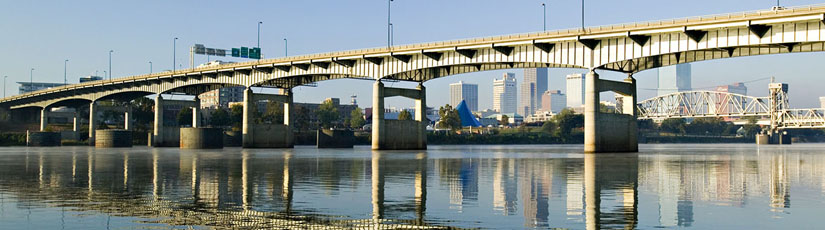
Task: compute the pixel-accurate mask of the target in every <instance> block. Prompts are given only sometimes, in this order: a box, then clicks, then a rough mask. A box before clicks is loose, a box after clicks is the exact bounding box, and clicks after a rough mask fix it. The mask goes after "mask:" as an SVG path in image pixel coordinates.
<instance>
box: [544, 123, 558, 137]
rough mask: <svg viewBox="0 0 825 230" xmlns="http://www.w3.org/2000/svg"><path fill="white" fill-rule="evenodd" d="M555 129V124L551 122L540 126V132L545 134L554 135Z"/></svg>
mask: <svg viewBox="0 0 825 230" xmlns="http://www.w3.org/2000/svg"><path fill="white" fill-rule="evenodd" d="M556 128H557V127H556V123H553V121H545V122H544V124H541V131H542V132H545V133H547V134H553V133H555V132H556Z"/></svg>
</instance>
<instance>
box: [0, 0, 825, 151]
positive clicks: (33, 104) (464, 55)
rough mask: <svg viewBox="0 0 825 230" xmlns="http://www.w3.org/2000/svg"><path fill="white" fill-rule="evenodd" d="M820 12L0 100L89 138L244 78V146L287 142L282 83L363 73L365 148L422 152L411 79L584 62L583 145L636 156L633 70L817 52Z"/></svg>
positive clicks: (253, 68) (482, 44)
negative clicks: (144, 108)
mask: <svg viewBox="0 0 825 230" xmlns="http://www.w3.org/2000/svg"><path fill="white" fill-rule="evenodd" d="M823 20H825V6H822V5H817V6H802V7H790V8H777V9H773V10H761V11H751V12H741V13H731V14H721V15H711V16H702V17H691V18H683V19H673V20H663V21H652V22H638V23H628V24H619V25H609V26H599V27H589V28H578V29H567V30H558V31H543V32H538V33H528V34H515V35H505V36H496V37H486V38H475V39H466V40H455V41H441V42H431V43H424V44H412V45H401V46H392V47H384V48H372V49H362V50H352V51H341V52H331V53H321V54H312V55H303V56H294V57H285V58H276V59H266V60H258V61H251V62H243V63H234V64H227V65H220V66H211V67H204V68H191V69H183V70H177V71H171V72H162V73H155V74H148V75H138V76H130V77H123V78H118V79H111V80H105V81H96V82H88V83H82V84H73V85H67V86H62V87H57V88H52V89H46V90H40V91H36V92H31V93H26V94H22V95H16V96H11V97H6V98H3V99H0V107H5V108H9V109H21V108H40V109H42V111H43V112H41V120H42V122H41V129H45V124H46V121H47V119H46V117H47V116H48V109H49V108H52V107H57V106H70V107H76V108H79V107H88V108H89V111H90V113H89V114H90V115H89V121H91V122H90V128H89V130H90V132H89V135H90V142H94V133H95V130H96V127H95V125H94V124H95V121H96V116H97V115H96V112H95V107H96V102H98V101H103V100H111V99H114V100H121V101H129V100H132V99H135V98H138V97H144V96H149V95H156V97H155V101H156V106H158V107H159V106H160V105H162V103H163V100H164V99H163V96H162V95H164V94H167V95H168V94H172V93H178V94H187V95H199V94H201V93H204V92H207V91H209V90H213V89H218V88H221V87H227V86H243V87H246V88H247V89H246V91H245V93H244V105H245V106H244V116H243V129H242V133H243V144H244V147H291V146H292V135H291V130H290V123H291V120H290V119H289V111H290V108H291V105H292V92H291V88H294V87H297V86H301V85H304V84H311V83H313V82H318V81H324V80H330V79H344V78H350V79H366V80H371V81H374V91H373V97H374V98H373V110H372V111H373V114H372V117H373V121H372V123H373V129H372V137H373V138H372V141H373V142H372V147H373V148H374V149H425V148H426V135H425V133H426V130H425V121H424V119H426V117H425V116H424V114H425V113H424V111H423V110H424V109H426V97H425V95H426V89H425V88H424V87H423V85H422V84H421V83H423V82H425V81H428V80H432V79H435V78H441V77H447V76H451V75H456V74H461V73H469V72H478V71H487V70H497V69H512V68H583V69H589V70H590V71H589V73H588V74H587V78H586V84H585V85H586V93H585V94H586V96H585V152H635V151H637V149H638V144H637V141H636V125H635V121H636V116H637V114H636V112H635V110H634V109H633V108H634V106H633V105H635V104H636V84H635V80H634V79H633V74H634V73H637V72H640V71H644V70H648V69H654V68H658V67H663V66H670V65H675V64H679V63H689V62H696V61H704V60H714V59H724V58H733V57H744V56H754V55H768V54H785V53H801V52H819V51H823V48H824V47H825V27H823ZM597 70H599V71H602V70H603V71H617V72H622V73H626V74H627V75H628V78H627V79H626V80H625V81H609V80H602V79H599V74H598V73H597V72H596V71H597ZM382 80H401V81H411V82H418V83H420V84H419V87H417V88H415V89H404V88H391V87H385V86H384V85H383V83H381V81H382ZM251 87H275V88H281V89H285V90H283V92H284V93H283V95H279V96H277V98H278V100H281V101H283V102H285V104H284V105H285V108H284V111H285V113H284V114H285V115H284V118H285V119H284V123H283V124H277V125H273V124H269V125H264V124H255V123H254V122H253V120H254V119H252V117H251V116H252V111H251V110H250V109H251V106H250V105H251V104H250V103H251V102H254V101H255V98H256V97H258V96H259V95H256V94H254V93H252V90H251V89H250V88H251ZM603 91H613V92H616V93H618V94H620V95H621V96H622V99H621V101H622V102H623V104H624V105H626V106H627V107H628V108H623V109H622V111H626V112H625V113H624V114H602V113H600V112H599V110H598V105H599V92H603ZM391 96H402V97H407V98H411V99H414V100H415V101H416V113H415V116H414V118H415V121H409V122H408V121H397V120H384V119H383V118H384V116H383V113H384V109H383V108H384V98H385V97H391ZM196 103H197V99H196ZM196 107H197V106H196ZM194 114H195V115H194V116H195V117H197V116H198V113H197V112H196V113H194ZM197 123H198V122H197V119H196V121H195V122H193V125H194V126H196V127H197V126H199V124H197ZM127 126H128V125H127ZM262 126H266V127H262ZM153 132H154V133H153V135H152V138H153V139H152V142H153V143H154V145H155V146H163V145H165V144H167V143H169V142H177V140H174V138H172V139H170V138H169V137H174V136H175V135H176V134H175V132H177V131H175V130H173V129H170V128H167V127H163V111H162V110H160V109H158V110H156V111H155V125H154V131H153ZM389 133H392V134H394V135H389ZM178 135H179V134H178Z"/></svg>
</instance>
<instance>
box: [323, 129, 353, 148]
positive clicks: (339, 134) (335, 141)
mask: <svg viewBox="0 0 825 230" xmlns="http://www.w3.org/2000/svg"><path fill="white" fill-rule="evenodd" d="M316 139H317V140H316V141H317V142H316V146H318V148H319V149H320V148H352V147H353V146H354V145H355V133H354V132H353V131H350V130H329V129H319V130H318V136H317V138H316Z"/></svg>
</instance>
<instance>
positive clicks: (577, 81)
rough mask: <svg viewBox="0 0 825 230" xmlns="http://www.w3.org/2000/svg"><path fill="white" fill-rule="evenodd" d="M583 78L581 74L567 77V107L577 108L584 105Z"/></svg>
mask: <svg viewBox="0 0 825 230" xmlns="http://www.w3.org/2000/svg"><path fill="white" fill-rule="evenodd" d="M584 78H585V75H584V74H583V73H575V74H569V75H567V107H570V108H578V107H581V106H582V105H584V103H583V102H584Z"/></svg>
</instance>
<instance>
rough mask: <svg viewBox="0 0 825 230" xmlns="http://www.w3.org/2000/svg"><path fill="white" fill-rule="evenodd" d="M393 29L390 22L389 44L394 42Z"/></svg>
mask: <svg viewBox="0 0 825 230" xmlns="http://www.w3.org/2000/svg"><path fill="white" fill-rule="evenodd" d="M394 30H395V28H393V26H392V23H390V46H392V43H393V42H395V39H394V37H395V31H394Z"/></svg>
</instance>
